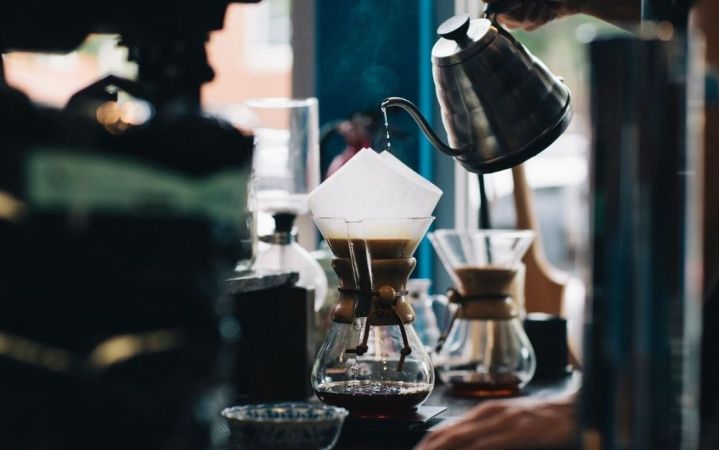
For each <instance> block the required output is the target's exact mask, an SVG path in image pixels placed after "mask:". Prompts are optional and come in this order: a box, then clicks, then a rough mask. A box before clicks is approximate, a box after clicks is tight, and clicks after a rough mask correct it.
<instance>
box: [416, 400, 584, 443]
mask: <svg viewBox="0 0 719 450" xmlns="http://www.w3.org/2000/svg"><path fill="white" fill-rule="evenodd" d="M575 399H576V395H575V394H567V395H564V396H562V397H557V398H554V399H530V398H519V399H512V400H494V401H487V402H484V403H482V404H480V405H479V406H477V407H476V408H474V409H473V410H471V411H470V412H469V413H467V414H466V415H465V416H464V417H462V418H461V419H460V420H459V421H457V422H455V423H453V424H451V425H449V426H447V427H445V428H442V429H440V430H438V431H434V432H432V433H430V434H429V435H427V436H426V437H425V438H424V439H423V440H422V442H420V443H419V445H418V446H417V447H416V448H415V450H454V449H457V450H459V449H462V450H490V449H491V450H501V449H520V448H526V447H531V448H542V447H545V448H557V447H561V446H565V445H569V444H571V442H572V438H573V436H574V433H575V428H576V419H575V404H574V403H575Z"/></svg>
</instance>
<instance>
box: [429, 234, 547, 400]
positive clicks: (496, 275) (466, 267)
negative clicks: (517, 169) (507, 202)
mask: <svg viewBox="0 0 719 450" xmlns="http://www.w3.org/2000/svg"><path fill="white" fill-rule="evenodd" d="M430 240H431V241H432V244H433V245H434V247H435V250H436V251H437V253H438V254H439V256H440V259H441V260H442V262H443V264H444V266H445V268H446V269H447V271H448V272H449V273H450V276H451V277H452V279H453V281H454V283H455V288H454V289H451V290H450V292H449V300H450V302H451V303H452V304H454V305H455V308H456V309H455V313H454V317H453V319H452V323H451V324H450V328H449V329H448V330H445V333H444V334H443V336H442V338H441V339H440V345H439V347H438V355H437V361H436V364H437V366H438V372H439V376H440V379H441V380H442V381H443V382H444V383H447V384H449V385H450V386H451V387H452V390H453V391H454V392H455V394H458V395H465V396H473V397H503V396H511V395H516V394H517V393H519V392H520V391H521V389H522V388H523V387H524V386H525V385H526V384H527V383H528V382H529V381H530V380H531V378H532V376H533V375H534V371H535V366H536V361H535V356H534V350H533V349H532V346H531V344H530V342H529V339H528V338H527V335H526V333H525V332H524V328H523V327H522V323H521V320H520V309H521V306H522V305H521V302H518V301H516V300H515V296H516V295H518V294H517V293H519V292H522V291H523V289H524V283H523V278H522V275H523V271H522V270H523V267H522V265H521V258H522V256H523V255H524V253H525V252H526V250H527V249H528V247H529V245H530V244H531V241H532V232H530V231H505V230H469V231H458V230H438V231H436V232H434V233H432V234H431V235H430Z"/></svg>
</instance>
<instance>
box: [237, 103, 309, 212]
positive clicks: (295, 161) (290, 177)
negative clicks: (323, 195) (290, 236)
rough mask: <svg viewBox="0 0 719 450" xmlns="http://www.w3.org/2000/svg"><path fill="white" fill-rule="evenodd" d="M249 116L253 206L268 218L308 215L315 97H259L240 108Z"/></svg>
mask: <svg viewBox="0 0 719 450" xmlns="http://www.w3.org/2000/svg"><path fill="white" fill-rule="evenodd" d="M245 105H246V106H247V107H249V108H250V109H251V110H252V111H253V112H254V113H255V117H254V123H253V124H252V132H253V133H254V135H255V153H254V160H253V164H252V167H253V169H254V176H255V187H254V191H255V196H256V205H257V208H258V210H259V211H262V212H267V213H271V214H274V213H278V212H279V213H292V214H295V215H300V214H304V213H306V212H307V209H308V206H307V196H308V194H309V193H310V192H311V191H312V190H313V189H314V188H315V187H317V186H318V184H319V180H320V157H319V113H318V106H317V99H316V98H307V99H289V98H264V99H257V100H249V101H247V102H246V103H245Z"/></svg>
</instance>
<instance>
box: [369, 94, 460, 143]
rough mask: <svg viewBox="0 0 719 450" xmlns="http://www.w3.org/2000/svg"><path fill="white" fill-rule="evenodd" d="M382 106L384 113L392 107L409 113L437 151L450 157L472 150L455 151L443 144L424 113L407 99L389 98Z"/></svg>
mask: <svg viewBox="0 0 719 450" xmlns="http://www.w3.org/2000/svg"><path fill="white" fill-rule="evenodd" d="M381 106H382V111H386V110H387V108H391V107H398V108H402V109H404V110H405V111H407V112H408V113H409V115H410V116H411V117H412V119H414V121H415V122H417V125H419V128H420V129H421V130H422V132H423V133H424V135H425V136H427V139H429V141H430V142H431V143H432V145H434V147H435V148H436V149H437V150H439V151H441V152H443V153H446V154H448V155H449V156H460V155H462V154H464V153H467V152H468V151H469V150H470V148H469V147H468V146H466V145H465V146H462V147H461V148H458V149H454V148H452V147H450V146H449V145H447V144H445V143H444V142H442V141H441V140H440V139H439V137H438V136H437V135H436V134H435V132H434V131H433V130H432V127H430V125H429V123H428V122H427V119H425V118H424V116H423V115H422V113H421V112H419V108H417V107H416V106H414V104H413V103H412V102H410V101H409V100H407V99H404V98H401V97H389V98H386V99H385V100H384V101H383V102H382V105H381Z"/></svg>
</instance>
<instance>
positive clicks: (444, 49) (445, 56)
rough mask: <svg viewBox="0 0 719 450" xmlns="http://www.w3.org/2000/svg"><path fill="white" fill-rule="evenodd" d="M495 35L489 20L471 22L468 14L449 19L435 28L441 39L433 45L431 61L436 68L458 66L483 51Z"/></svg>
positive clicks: (495, 31)
mask: <svg viewBox="0 0 719 450" xmlns="http://www.w3.org/2000/svg"><path fill="white" fill-rule="evenodd" d="M497 33H498V31H497V29H496V28H495V27H494V26H493V25H492V21H490V20H489V19H475V20H471V19H470V17H469V14H460V15H458V16H454V17H450V18H449V19H447V20H445V21H444V22H443V23H442V24H441V25H440V26H439V27H438V28H437V34H438V35H439V36H441V37H440V39H439V40H438V41H437V43H436V44H434V48H433V49H432V59H433V61H434V63H435V64H436V65H438V66H449V65H453V64H458V63H460V62H462V61H465V60H467V59H469V58H471V57H472V56H474V55H475V54H476V53H478V52H479V51H481V50H482V49H484V48H485V47H486V46H487V45H488V44H489V43H490V42H492V41H493V40H494V38H495V37H496V36H497Z"/></svg>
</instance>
